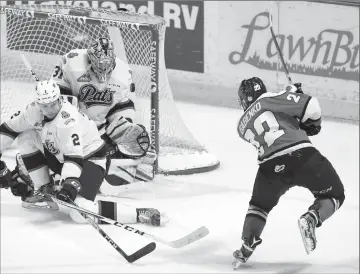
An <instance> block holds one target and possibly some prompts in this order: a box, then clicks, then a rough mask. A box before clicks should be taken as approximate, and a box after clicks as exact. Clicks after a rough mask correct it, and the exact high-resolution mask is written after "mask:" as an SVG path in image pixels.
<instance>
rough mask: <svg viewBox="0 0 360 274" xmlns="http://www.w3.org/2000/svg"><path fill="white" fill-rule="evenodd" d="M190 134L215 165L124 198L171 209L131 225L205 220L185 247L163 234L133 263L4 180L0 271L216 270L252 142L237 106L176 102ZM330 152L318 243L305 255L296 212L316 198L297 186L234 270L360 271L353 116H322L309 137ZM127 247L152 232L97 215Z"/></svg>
mask: <svg viewBox="0 0 360 274" xmlns="http://www.w3.org/2000/svg"><path fill="white" fill-rule="evenodd" d="M178 108H179V111H180V114H181V115H182V117H183V119H184V121H185V124H186V125H187V126H188V127H189V129H190V131H191V132H192V133H193V134H194V136H195V137H196V138H197V139H198V140H199V141H200V142H201V143H202V144H205V145H206V146H207V148H208V149H209V150H210V152H211V153H214V154H215V155H217V156H218V158H219V159H220V162H221V164H220V167H219V168H218V169H217V170H215V171H212V172H209V173H204V174H197V175H191V176H177V177H175V176H169V177H159V178H157V179H156V181H154V182H151V183H148V184H144V185H143V187H140V188H139V189H137V190H134V191H133V192H130V191H129V192H127V193H124V198H123V199H122V202H123V203H125V204H128V205H131V206H137V207H142V206H146V207H157V208H159V209H160V210H161V211H165V212H166V214H167V215H168V216H169V217H170V218H171V221H170V223H168V224H167V225H166V226H164V227H161V228H153V227H149V226H144V225H134V226H135V227H137V228H139V229H142V230H144V231H148V232H150V233H152V234H155V235H159V236H161V237H163V238H166V239H170V240H174V239H176V238H178V237H181V236H182V235H184V234H186V233H188V232H190V231H191V230H193V229H196V228H197V227H199V226H201V225H205V226H207V227H208V228H209V230H210V234H209V235H208V236H207V237H205V238H204V239H202V240H200V241H198V242H195V243H193V244H191V245H189V246H186V247H184V248H181V249H172V248H169V247H166V246H163V245H161V244H158V245H157V249H156V250H155V251H154V252H153V253H151V254H149V255H148V256H146V257H144V258H142V259H140V260H139V261H137V262H135V263H133V264H129V263H127V262H126V261H125V260H124V259H123V258H122V257H121V256H120V255H118V254H117V253H116V252H115V250H113V249H112V248H111V247H110V246H109V245H108V243H107V242H106V241H105V240H104V239H103V238H102V237H100V236H99V235H98V233H97V232H96V231H95V230H94V229H93V228H92V227H91V226H90V225H86V224H85V225H77V224H73V223H72V222H71V221H70V220H69V218H68V217H67V216H66V215H63V214H61V213H59V212H56V213H49V212H35V211H29V210H25V209H23V208H22V207H21V205H20V201H19V199H17V198H14V197H12V196H11V194H10V193H9V191H4V190H1V273H187V272H188V273H190V272H191V273H204V272H206V273H220V272H232V273H234V272H233V271H232V266H231V262H232V252H233V251H234V250H235V249H236V248H238V247H239V245H240V243H241V239H240V237H241V231H242V224H243V220H244V217H245V214H246V211H247V208H248V202H249V199H250V196H251V190H252V185H253V180H254V178H255V174H256V169H257V163H256V152H255V149H254V148H253V147H252V146H251V145H250V144H247V143H245V142H243V141H242V140H240V138H239V137H238V136H237V131H236V122H237V119H238V118H239V115H240V111H238V110H234V109H226V108H215V107H209V106H199V105H191V104H182V103H181V104H178ZM311 140H312V141H313V143H314V144H315V145H316V147H317V148H318V149H319V150H320V151H321V152H322V153H323V154H324V155H325V156H326V157H327V158H328V159H329V160H330V161H331V162H332V164H333V165H334V167H335V168H336V170H337V171H338V173H339V175H340V177H341V179H342V180H343V183H344V186H345V191H346V192H345V194H346V200H345V203H344V205H343V207H341V209H340V210H339V211H338V212H336V214H335V215H334V216H333V217H332V218H330V219H329V220H327V221H326V222H325V223H324V224H323V226H322V227H321V228H319V229H318V230H317V237H318V247H317V249H316V250H315V251H314V252H313V253H312V254H310V255H306V253H305V250H304V247H303V244H302V240H301V237H300V234H299V232H298V227H297V219H298V217H299V216H300V215H301V214H302V213H303V212H305V211H306V210H307V208H308V206H309V205H310V204H311V203H312V201H313V198H312V195H311V193H310V192H308V191H307V190H305V189H301V188H293V189H291V190H290V191H289V192H287V193H286V194H285V195H284V196H283V197H282V199H281V201H280V202H279V204H278V206H277V207H276V208H275V209H273V211H272V212H271V213H270V214H269V217H268V221H267V226H266V228H265V230H264V232H263V234H262V239H263V243H262V244H261V245H260V246H259V247H258V249H257V250H256V252H255V253H254V255H253V256H252V257H251V259H250V260H249V261H248V263H247V264H246V265H244V266H243V267H241V268H240V269H239V270H237V271H236V272H238V273H359V125H358V124H348V123H341V122H334V121H329V120H325V121H324V123H323V129H322V132H321V133H320V134H319V135H318V136H314V137H312V138H311ZM103 228H104V230H105V231H106V232H108V233H109V235H110V236H111V237H112V238H113V239H114V240H115V241H116V242H117V243H118V244H119V245H120V246H121V247H122V248H123V249H124V250H125V251H126V252H128V253H132V252H134V251H136V250H137V249H138V248H140V247H141V246H143V245H145V244H146V243H148V242H149V241H148V240H147V239H145V238H142V237H140V236H137V235H134V234H131V233H128V232H126V231H124V230H122V229H120V228H116V227H113V226H108V225H103Z"/></svg>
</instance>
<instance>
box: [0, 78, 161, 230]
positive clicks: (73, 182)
mask: <svg viewBox="0 0 360 274" xmlns="http://www.w3.org/2000/svg"><path fill="white" fill-rule="evenodd" d="M70 98H71V97H70ZM71 99H75V101H76V98H71ZM75 103H76V102H75ZM75 105H76V104H75ZM14 141H16V142H15V145H16V148H17V149H18V150H19V151H20V154H19V155H21V156H19V155H17V167H16V168H15V170H14V171H12V172H10V171H9V169H8V168H7V166H6V164H5V162H3V161H0V187H1V188H9V187H10V189H11V192H12V193H13V195H15V196H20V197H21V199H22V201H24V204H25V205H30V206H29V207H31V205H32V204H33V205H34V206H35V205H36V204H37V203H36V202H42V201H41V198H42V196H39V195H36V192H37V191H39V192H42V193H44V192H45V193H50V194H53V195H56V196H57V198H58V199H60V200H63V201H67V202H69V201H74V202H75V203H76V204H78V206H80V207H84V208H86V209H88V210H91V211H93V212H94V211H95V212H98V213H100V214H102V215H104V216H105V217H110V218H112V219H117V220H118V221H120V222H122V223H136V222H140V223H150V224H152V225H156V226H158V225H160V214H159V211H158V210H156V209H147V208H140V209H136V208H133V209H132V208H128V207H124V206H122V205H119V204H116V203H109V202H103V201H97V199H96V198H97V194H98V191H99V188H100V186H101V184H102V182H103V179H104V176H105V174H106V161H107V155H108V147H107V146H106V145H105V142H104V140H103V139H101V137H100V135H99V132H98V129H97V127H96V125H95V123H94V122H93V121H92V120H90V119H89V118H88V117H87V116H86V115H84V114H83V113H82V112H80V111H79V110H78V108H77V107H75V106H73V105H72V104H71V103H69V102H68V101H67V100H64V97H62V96H60V89H59V87H58V85H57V84H56V83H55V82H54V81H53V80H48V81H42V82H39V83H38V84H37V86H36V101H34V102H32V103H31V104H29V105H27V106H26V108H25V109H24V110H23V111H18V112H17V113H15V114H14V115H13V116H12V117H11V119H9V120H7V121H5V122H4V123H2V124H1V125H0V145H1V146H0V148H1V151H0V156H1V154H2V153H3V152H4V150H5V149H7V148H8V147H9V146H10V145H11V144H13V142H14ZM137 141H138V144H139V146H145V145H146V144H147V146H148V144H149V137H148V135H147V134H139V135H138V138H137ZM140 144H141V145H140ZM51 173H52V174H51ZM51 175H56V176H57V177H59V180H58V181H57V182H54V179H53V178H55V177H54V176H51ZM34 191H35V195H34ZM39 198H40V199H39ZM44 202H46V201H44ZM24 204H23V205H24ZM111 206H112V208H110V207H111ZM99 211H100V212H99ZM105 211H106V212H105ZM69 213H70V216H71V218H72V219H73V220H74V221H76V222H85V221H84V220H85V219H84V218H82V217H81V216H80V214H79V213H78V212H77V211H75V210H71V211H70V212H69Z"/></svg>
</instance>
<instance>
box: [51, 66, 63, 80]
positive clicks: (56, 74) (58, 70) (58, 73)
mask: <svg viewBox="0 0 360 274" xmlns="http://www.w3.org/2000/svg"><path fill="white" fill-rule="evenodd" d="M53 77H54V78H55V77H57V78H59V79H61V78H62V77H63V72H62V70H61V68H60V67H59V66H56V67H55V70H54V73H53Z"/></svg>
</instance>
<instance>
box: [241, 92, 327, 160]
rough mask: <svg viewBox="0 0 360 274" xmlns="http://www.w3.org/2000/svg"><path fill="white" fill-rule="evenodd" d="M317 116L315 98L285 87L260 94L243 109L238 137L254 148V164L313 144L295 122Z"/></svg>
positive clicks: (317, 109)
mask: <svg viewBox="0 0 360 274" xmlns="http://www.w3.org/2000/svg"><path fill="white" fill-rule="evenodd" d="M320 118H321V109H320V106H319V103H318V101H317V99H316V98H313V97H311V96H309V95H306V94H299V93H293V92H291V91H289V90H288V89H285V90H283V91H281V92H279V93H270V92H267V93H264V94H262V95H261V96H260V97H259V98H258V99H257V100H256V101H255V102H254V103H253V104H251V106H250V107H249V108H248V109H247V110H246V111H245V112H244V114H243V115H242V116H241V118H240V120H239V122H238V128H237V130H238V133H239V135H240V137H241V138H242V139H244V140H245V141H247V142H250V143H251V144H253V145H254V146H255V147H256V148H257V151H258V163H259V164H260V163H263V162H265V161H267V160H270V159H272V158H275V157H278V156H281V155H284V154H287V153H291V152H292V151H295V150H298V149H300V148H303V147H309V146H313V145H312V144H311V142H310V139H309V137H308V136H307V134H306V132H305V131H304V130H301V129H300V128H299V123H300V122H302V123H304V122H305V121H307V120H308V119H311V120H318V119H320Z"/></svg>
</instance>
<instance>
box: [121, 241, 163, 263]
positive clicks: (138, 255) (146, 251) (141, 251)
mask: <svg viewBox="0 0 360 274" xmlns="http://www.w3.org/2000/svg"><path fill="white" fill-rule="evenodd" d="M155 249H156V243H154V242H151V243H149V244H148V245H146V246H144V247H143V248H141V249H139V250H138V251H136V252H135V253H133V254H131V255H129V256H127V257H126V258H125V259H126V260H127V261H128V262H129V263H133V262H135V261H137V260H139V259H141V258H142V257H144V256H146V255H148V254H149V253H151V252H153V251H154V250H155Z"/></svg>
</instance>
